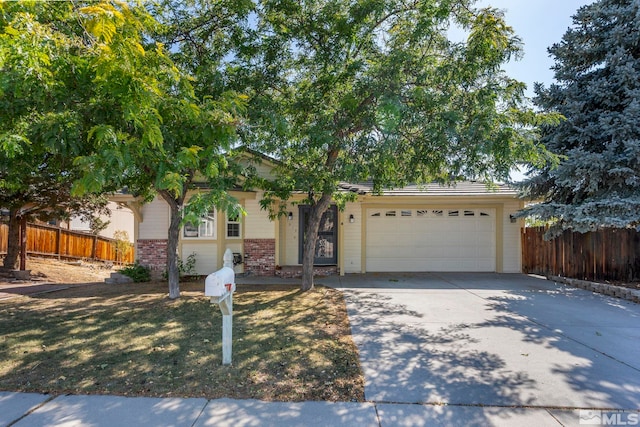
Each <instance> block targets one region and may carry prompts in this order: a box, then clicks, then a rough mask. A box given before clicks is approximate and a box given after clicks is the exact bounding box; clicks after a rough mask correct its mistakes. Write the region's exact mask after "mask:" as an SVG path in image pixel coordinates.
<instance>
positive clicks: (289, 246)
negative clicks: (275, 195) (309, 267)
mask: <svg viewBox="0 0 640 427" xmlns="http://www.w3.org/2000/svg"><path fill="white" fill-rule="evenodd" d="M288 210H289V212H292V213H293V218H292V219H291V220H289V218H288V217H286V219H285V220H284V222H285V225H284V234H285V235H286V240H285V260H284V265H295V264H298V243H299V241H298V229H299V226H298V222H299V220H300V216H299V215H298V207H297V206H289V208H288Z"/></svg>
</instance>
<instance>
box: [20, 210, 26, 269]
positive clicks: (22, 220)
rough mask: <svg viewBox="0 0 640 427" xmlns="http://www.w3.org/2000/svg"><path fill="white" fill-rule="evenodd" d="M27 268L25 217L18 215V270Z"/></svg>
mask: <svg viewBox="0 0 640 427" xmlns="http://www.w3.org/2000/svg"><path fill="white" fill-rule="evenodd" d="M26 269H27V217H26V216H24V215H23V216H21V217H20V270H21V271H24V270H26Z"/></svg>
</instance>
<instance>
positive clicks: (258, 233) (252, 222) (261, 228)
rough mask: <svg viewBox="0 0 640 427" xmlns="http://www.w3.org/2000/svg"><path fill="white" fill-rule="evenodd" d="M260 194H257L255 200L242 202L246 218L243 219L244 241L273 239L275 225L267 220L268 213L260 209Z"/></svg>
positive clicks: (274, 236)
mask: <svg viewBox="0 0 640 427" xmlns="http://www.w3.org/2000/svg"><path fill="white" fill-rule="evenodd" d="M261 197H262V194H257V195H256V198H255V199H247V200H245V202H244V209H245V210H246V211H247V216H245V217H244V219H243V221H244V227H245V229H244V238H245V239H275V238H276V224H275V222H273V221H271V220H269V213H268V212H267V211H264V210H261V209H260V198H261Z"/></svg>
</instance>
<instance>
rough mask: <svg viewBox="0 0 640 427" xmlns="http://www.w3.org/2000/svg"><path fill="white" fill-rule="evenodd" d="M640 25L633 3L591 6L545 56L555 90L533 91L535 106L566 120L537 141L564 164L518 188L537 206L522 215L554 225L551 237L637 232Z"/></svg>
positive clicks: (639, 7) (606, 1) (603, 0)
mask: <svg viewBox="0 0 640 427" xmlns="http://www.w3.org/2000/svg"><path fill="white" fill-rule="evenodd" d="M639 20H640V3H639V2H638V1H636V0H600V1H596V2H594V3H593V4H591V5H588V6H583V7H581V8H580V9H579V10H578V11H577V13H576V14H575V15H574V16H573V25H572V27H570V28H569V29H568V30H567V32H566V33H565V34H564V36H563V38H562V41H561V42H559V43H556V44H554V45H553V46H552V47H551V48H550V49H549V52H550V53H551V54H552V55H553V57H554V58H555V65H554V67H553V69H554V71H555V79H556V81H557V83H556V84H552V85H551V86H550V87H548V88H546V87H543V86H541V85H538V86H537V87H536V93H537V98H536V99H535V101H536V103H537V105H539V106H540V107H541V108H542V109H544V110H545V111H555V112H559V113H561V114H562V115H564V116H565V117H566V120H564V121H562V122H561V123H560V124H558V125H557V126H552V127H547V128H545V131H544V136H543V139H542V141H543V142H544V144H545V145H546V146H547V148H548V149H549V150H550V151H552V152H554V153H557V154H558V155H561V156H563V157H562V161H561V162H560V164H559V166H558V167H557V168H556V167H554V165H546V166H545V167H544V168H541V169H536V170H534V171H533V172H532V176H531V177H530V178H529V179H528V180H527V181H526V182H525V183H524V188H523V189H524V195H525V196H527V197H529V198H531V199H534V200H541V201H542V202H541V203H539V204H536V205H533V206H531V207H529V208H528V209H526V210H525V211H524V213H525V214H527V215H531V216H534V217H537V218H539V219H541V220H544V221H548V222H551V224H552V226H551V227H550V229H549V234H550V235H551V236H554V235H557V234H558V233H560V232H562V230H565V229H572V230H575V231H579V232H586V231H590V230H595V229H598V228H601V227H638V225H640V78H639V77H638V76H640V27H639V26H638V22H639Z"/></svg>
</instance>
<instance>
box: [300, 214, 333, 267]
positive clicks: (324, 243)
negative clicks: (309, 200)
mask: <svg viewBox="0 0 640 427" xmlns="http://www.w3.org/2000/svg"><path fill="white" fill-rule="evenodd" d="M310 211H311V207H309V206H300V227H299V228H300V236H299V237H300V238H299V239H298V241H299V242H300V247H299V250H298V262H299V263H300V264H302V252H303V250H304V235H305V231H306V228H307V222H308V218H309V213H310ZM313 263H314V264H315V265H334V264H337V263H338V209H337V207H336V206H329V209H327V211H326V212H325V213H324V214H323V215H322V219H321V220H320V227H319V228H318V241H317V242H316V253H315V257H314V260H313Z"/></svg>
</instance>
